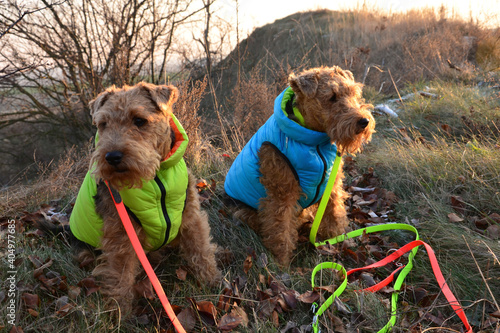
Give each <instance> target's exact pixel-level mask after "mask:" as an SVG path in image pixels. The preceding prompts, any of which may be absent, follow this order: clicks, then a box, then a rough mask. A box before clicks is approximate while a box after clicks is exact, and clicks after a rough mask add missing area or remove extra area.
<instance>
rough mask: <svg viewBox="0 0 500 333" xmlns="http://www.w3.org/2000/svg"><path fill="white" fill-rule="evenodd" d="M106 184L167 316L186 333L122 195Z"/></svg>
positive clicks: (182, 332)
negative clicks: (140, 238)
mask: <svg viewBox="0 0 500 333" xmlns="http://www.w3.org/2000/svg"><path fill="white" fill-rule="evenodd" d="M105 183H106V185H107V186H108V189H109V193H110V194H111V198H112V199H113V202H114V203H115V207H116V210H117V211H118V215H120V219H121V220H122V223H123V226H124V227H125V231H126V232H127V235H128V238H129V239H130V242H131V243H132V246H133V248H134V250H135V253H136V254H137V257H138V258H139V261H140V262H141V264H142V267H144V270H145V271H146V274H147V275H148V278H149V280H150V281H151V284H152V285H153V288H154V289H155V291H156V294H157V295H158V298H160V301H161V304H162V305H163V308H164V309H165V311H166V312H167V315H168V317H169V318H170V321H171V322H172V324H173V325H174V327H175V329H176V330H177V332H179V333H186V331H185V330H184V328H183V327H182V325H181V323H180V321H179V319H178V318H177V316H176V315H175V312H174V310H173V309H172V306H171V305H170V302H169V301H168V298H167V295H165V291H164V290H163V287H162V286H161V283H160V280H158V277H157V276H156V274H155V271H154V269H153V267H151V264H150V263H149V260H148V258H147V257H146V253H145V252H144V249H143V248H142V245H141V242H140V241H139V238H138V237H137V234H136V233H135V230H134V227H133V226H132V222H131V221H130V217H129V216H128V213H127V210H126V209H125V205H124V204H123V201H122V198H121V196H120V193H118V191H116V190H114V189H112V188H111V186H110V185H109V184H108V182H107V181H105Z"/></svg>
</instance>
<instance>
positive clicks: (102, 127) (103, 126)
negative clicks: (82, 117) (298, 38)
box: [97, 121, 107, 131]
mask: <svg viewBox="0 0 500 333" xmlns="http://www.w3.org/2000/svg"><path fill="white" fill-rule="evenodd" d="M106 125H107V124H106V122H105V121H103V122H102V123H99V124H97V128H98V129H99V130H100V131H103V130H104V129H105V128H106Z"/></svg>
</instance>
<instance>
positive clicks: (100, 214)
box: [69, 83, 221, 317]
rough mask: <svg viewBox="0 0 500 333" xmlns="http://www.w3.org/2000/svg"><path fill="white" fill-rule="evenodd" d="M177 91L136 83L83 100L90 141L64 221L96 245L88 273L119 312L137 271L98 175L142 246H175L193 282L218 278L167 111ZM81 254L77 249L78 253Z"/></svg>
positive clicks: (180, 136) (182, 136) (183, 141)
mask: <svg viewBox="0 0 500 333" xmlns="http://www.w3.org/2000/svg"><path fill="white" fill-rule="evenodd" d="M178 95H179V92H178V90H177V88H175V87H174V86H171V85H168V86H167V85H160V86H157V85H153V84H148V83H139V84H136V85H134V86H124V87H123V88H116V87H114V86H113V87H110V88H108V89H106V90H105V91H104V92H102V93H101V94H99V95H98V96H97V98H95V99H94V100H92V101H91V102H90V109H91V116H92V120H93V124H94V125H96V126H97V135H96V148H95V151H94V152H93V154H92V156H91V162H90V168H89V171H88V173H87V174H86V176H85V179H84V181H83V184H82V186H81V188H80V191H79V193H78V196H77V199H76V202H75V205H74V208H73V212H72V214H71V217H70V223H69V227H70V230H71V233H72V234H73V236H74V237H76V239H78V240H79V241H81V242H84V243H86V244H89V245H91V246H92V247H93V248H95V249H97V250H99V251H100V252H101V254H100V255H99V256H98V258H97V266H96V267H95V269H94V270H93V275H94V276H95V277H96V279H97V281H98V283H99V285H100V287H101V289H100V290H101V293H102V294H103V295H105V296H106V297H107V299H108V300H112V299H113V300H115V301H116V302H117V303H118V305H119V306H120V310H121V313H122V316H124V317H126V316H128V314H130V312H131V309H132V303H133V299H134V291H133V287H134V284H135V283H136V277H137V276H138V274H139V273H140V271H141V270H140V265H139V260H138V258H137V256H136V254H135V252H134V249H133V247H132V245H131V242H130V241H129V239H128V236H127V234H126V232H125V229H124V227H123V224H122V222H121V220H120V217H119V216H118V213H117V209H116V208H115V205H114V202H113V200H112V197H111V195H110V189H109V188H108V186H107V185H106V184H105V183H104V181H107V182H108V183H109V186H111V188H112V189H114V190H116V191H119V194H120V196H121V198H122V199H123V203H124V204H125V206H126V209H127V212H128V214H129V216H130V219H131V221H132V222H133V224H134V229H135V231H136V233H137V235H138V237H139V240H140V241H141V244H142V246H143V248H144V249H145V250H146V252H151V251H157V250H160V249H163V248H165V245H167V244H168V245H169V247H170V246H173V247H177V248H179V250H180V254H181V256H182V257H183V259H185V260H186V261H187V263H188V264H189V265H190V268H191V269H192V271H193V272H194V275H195V276H196V277H197V278H198V279H199V280H200V281H202V282H203V283H208V284H210V285H215V284H216V283H217V282H218V281H219V280H220V278H221V274H220V271H219V270H218V268H217V264H216V258H215V251H216V249H217V246H216V245H215V244H214V243H212V240H211V237H210V226H209V224H208V218H207V215H206V213H204V212H203V211H202V210H201V209H200V201H199V197H198V192H197V189H196V187H195V186H196V185H195V184H196V181H195V178H194V177H193V176H192V175H191V173H190V171H189V170H188V169H187V167H186V164H185V162H184V159H183V154H184V152H185V150H186V147H187V144H188V137H187V134H186V133H185V131H184V129H183V128H182V126H181V124H180V123H179V121H178V120H177V119H176V118H175V116H174V115H173V113H172V106H173V104H174V103H175V101H176V100H177V98H178ZM88 255H89V253H88V251H82V252H81V253H80V255H79V257H80V260H84V259H85V258H86V257H87V256H88ZM110 303H113V302H110Z"/></svg>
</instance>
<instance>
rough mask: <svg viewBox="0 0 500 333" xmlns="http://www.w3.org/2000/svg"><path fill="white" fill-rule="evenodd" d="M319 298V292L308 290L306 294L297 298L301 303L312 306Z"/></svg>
mask: <svg viewBox="0 0 500 333" xmlns="http://www.w3.org/2000/svg"><path fill="white" fill-rule="evenodd" d="M319 297H320V295H319V293H318V292H317V291H314V290H308V291H306V292H305V293H303V294H301V295H299V296H298V297H297V299H298V300H299V301H301V302H302V303H306V304H312V303H314V302H316V301H318V300H319Z"/></svg>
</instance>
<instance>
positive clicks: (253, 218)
mask: <svg viewBox="0 0 500 333" xmlns="http://www.w3.org/2000/svg"><path fill="white" fill-rule="evenodd" d="M234 217H236V218H237V219H240V220H242V221H245V223H246V224H248V226H249V227H250V228H252V230H253V231H255V233H256V234H260V220H259V213H258V212H257V211H256V210H255V209H253V208H249V207H241V208H238V210H237V211H236V212H234Z"/></svg>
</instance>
